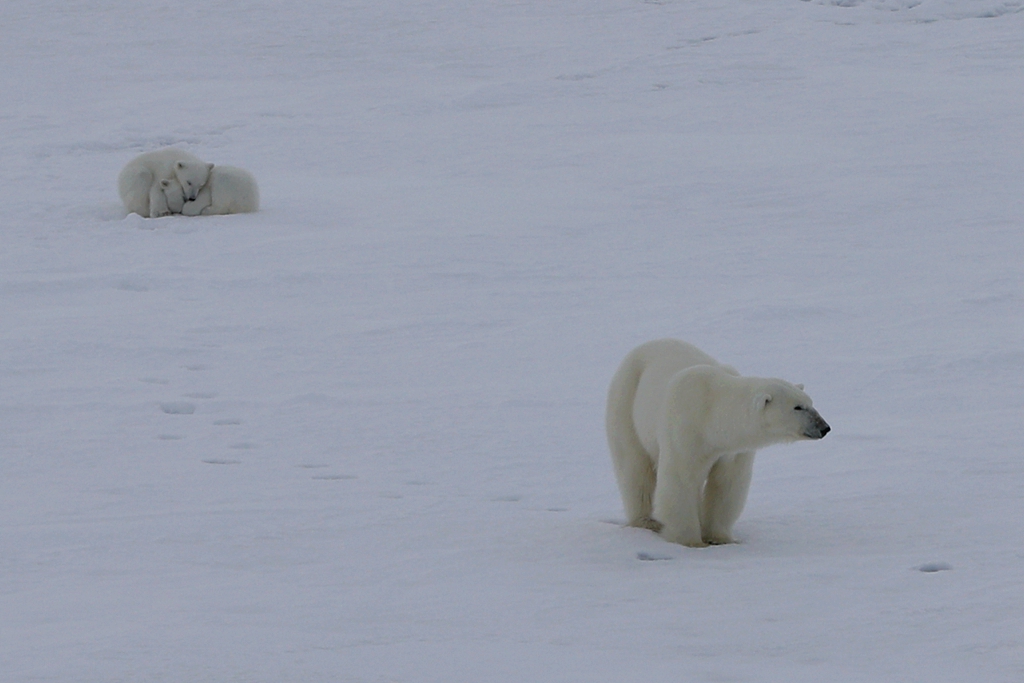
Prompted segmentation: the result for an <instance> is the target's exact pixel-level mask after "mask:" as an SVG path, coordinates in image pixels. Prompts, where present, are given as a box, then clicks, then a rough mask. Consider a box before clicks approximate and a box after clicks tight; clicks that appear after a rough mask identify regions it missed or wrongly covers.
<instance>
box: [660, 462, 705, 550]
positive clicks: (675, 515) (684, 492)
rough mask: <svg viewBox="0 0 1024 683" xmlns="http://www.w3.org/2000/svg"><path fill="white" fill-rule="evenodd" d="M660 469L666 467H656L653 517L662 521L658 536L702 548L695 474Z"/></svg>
mask: <svg viewBox="0 0 1024 683" xmlns="http://www.w3.org/2000/svg"><path fill="white" fill-rule="evenodd" d="M664 461H665V460H664V459H663V460H662V462H664ZM663 469H665V470H668V469H669V468H667V467H666V468H661V467H659V468H658V483H657V486H656V488H655V489H654V518H655V519H656V520H658V521H659V522H661V524H662V528H661V536H662V538H664V539H665V540H666V541H670V542H672V543H678V544H680V545H685V546H689V547H690V548H704V547H706V546H707V543H705V542H704V539H703V537H702V536H701V532H700V489H701V483H702V482H700V481H699V480H698V479H697V478H696V477H692V476H687V475H685V474H683V475H680V474H678V473H675V472H670V471H663Z"/></svg>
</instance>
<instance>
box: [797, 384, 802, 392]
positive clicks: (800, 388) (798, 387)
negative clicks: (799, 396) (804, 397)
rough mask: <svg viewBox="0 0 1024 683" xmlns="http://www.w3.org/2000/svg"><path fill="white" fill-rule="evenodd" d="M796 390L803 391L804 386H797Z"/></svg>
mask: <svg viewBox="0 0 1024 683" xmlns="http://www.w3.org/2000/svg"><path fill="white" fill-rule="evenodd" d="M796 388H797V389H799V390H800V391H803V390H804V385H803V384H797V385H796Z"/></svg>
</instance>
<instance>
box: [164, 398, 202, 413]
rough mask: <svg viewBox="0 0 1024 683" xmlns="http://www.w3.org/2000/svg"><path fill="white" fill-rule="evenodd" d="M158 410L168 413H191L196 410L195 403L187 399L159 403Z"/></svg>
mask: <svg viewBox="0 0 1024 683" xmlns="http://www.w3.org/2000/svg"><path fill="white" fill-rule="evenodd" d="M160 410H162V411H164V412H165V413H167V414H168V415H191V414H192V413H194V412H196V404H195V403H189V402H188V401H168V402H166V403H161V404H160Z"/></svg>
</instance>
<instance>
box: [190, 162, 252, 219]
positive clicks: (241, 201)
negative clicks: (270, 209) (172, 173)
mask: <svg viewBox="0 0 1024 683" xmlns="http://www.w3.org/2000/svg"><path fill="white" fill-rule="evenodd" d="M259 208H260V190H259V187H257V185H256V179H255V178H254V177H253V176H252V174H251V173H249V172H248V171H246V170H244V169H241V168H237V167H235V166H215V167H214V168H213V170H211V171H210V180H209V181H208V182H207V183H206V186H205V187H204V188H203V189H202V190H200V191H199V194H198V195H197V196H196V197H195V200H194V201H189V202H187V203H186V204H185V206H184V207H183V208H182V210H181V212H182V213H183V214H185V215H186V216H198V215H200V214H202V215H204V216H209V215H214V214H225V213H251V212H253V211H258V210H259Z"/></svg>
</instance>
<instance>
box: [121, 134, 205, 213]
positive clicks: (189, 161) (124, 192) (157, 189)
mask: <svg viewBox="0 0 1024 683" xmlns="http://www.w3.org/2000/svg"><path fill="white" fill-rule="evenodd" d="M212 168H213V164H208V163H206V162H204V161H203V160H202V159H200V158H198V157H196V156H194V155H192V154H189V153H188V152H185V151H183V150H180V149H176V148H174V147H167V148H165V149H158V150H156V151H153V152H146V153H144V154H140V155H139V156H137V157H135V158H134V159H132V160H131V161H129V162H128V163H127V164H126V165H125V167H124V168H123V169H122V170H121V173H120V175H118V177H117V189H118V193H119V194H120V195H121V201H122V202H124V206H125V208H126V209H128V212H129V213H137V214H139V215H140V216H142V217H144V218H145V217H149V218H158V217H160V216H166V215H167V214H169V213H173V212H172V211H171V210H170V209H169V208H168V206H167V200H166V193H165V188H164V187H163V186H162V184H161V183H162V182H163V181H164V180H173V181H175V182H177V183H179V184H180V186H181V188H182V191H183V192H184V194H185V198H186V200H192V199H195V198H196V196H197V195H198V194H199V190H200V189H201V188H202V187H203V186H204V185H206V181H207V180H208V179H209V177H210V169H212Z"/></svg>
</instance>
